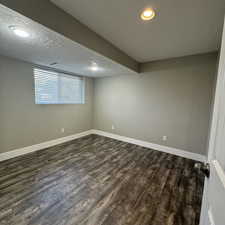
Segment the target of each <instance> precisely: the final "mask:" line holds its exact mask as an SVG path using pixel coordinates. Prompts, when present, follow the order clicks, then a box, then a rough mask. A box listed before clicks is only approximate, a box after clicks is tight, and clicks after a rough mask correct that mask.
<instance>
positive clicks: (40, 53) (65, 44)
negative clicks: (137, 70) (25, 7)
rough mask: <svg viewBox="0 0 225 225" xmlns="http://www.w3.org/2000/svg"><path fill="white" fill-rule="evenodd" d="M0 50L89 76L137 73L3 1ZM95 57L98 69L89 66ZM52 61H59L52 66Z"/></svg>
mask: <svg viewBox="0 0 225 225" xmlns="http://www.w3.org/2000/svg"><path fill="white" fill-rule="evenodd" d="M11 25H17V26H19V27H21V28H23V29H24V30H26V31H28V32H29V33H30V34H31V36H30V37H29V38H20V37H17V36H16V35H14V33H13V32H12V31H11V30H10V29H9V26H11ZM0 54H1V55H6V56H9V57H14V58H18V59H21V60H24V61H28V62H31V63H34V64H38V65H43V66H47V67H52V68H56V69H60V70H63V71H67V72H71V73H75V74H79V75H84V76H90V77H101V76H112V75H118V74H124V73H126V74H127V73H134V72H131V71H130V70H129V69H127V68H126V67H124V66H122V65H120V64H117V63H115V62H113V61H112V60H110V59H108V58H106V57H104V56H101V55H99V54H97V53H96V52H94V51H92V50H89V49H87V48H85V47H83V46H81V45H79V44H77V43H75V42H74V41H72V40H70V39H67V38H65V37H64V36H62V35H60V34H58V33H56V32H53V31H51V30H50V29H48V28H46V27H44V26H42V25H40V24H38V23H36V22H34V21H32V20H30V19H28V18H26V17H24V16H22V15H20V14H18V13H16V12H14V11H13V10H11V9H8V8H6V7H4V6H2V5H0ZM93 61H94V62H96V63H97V64H98V67H99V68H100V69H99V71H95V72H93V71H91V70H90V66H91V65H92V62H93ZM53 62H58V63H59V64H58V65H55V66H51V65H50V64H51V63H53Z"/></svg>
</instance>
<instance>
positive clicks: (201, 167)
mask: <svg viewBox="0 0 225 225" xmlns="http://www.w3.org/2000/svg"><path fill="white" fill-rule="evenodd" d="M195 169H197V170H198V171H200V172H201V173H203V174H204V175H205V176H206V177H207V178H209V176H210V164H209V163H195Z"/></svg>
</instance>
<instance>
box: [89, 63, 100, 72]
mask: <svg viewBox="0 0 225 225" xmlns="http://www.w3.org/2000/svg"><path fill="white" fill-rule="evenodd" d="M90 69H91V70H92V71H98V70H99V67H98V65H97V63H95V62H92V66H91V67H90Z"/></svg>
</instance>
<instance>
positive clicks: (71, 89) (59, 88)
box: [34, 68, 85, 104]
mask: <svg viewBox="0 0 225 225" xmlns="http://www.w3.org/2000/svg"><path fill="white" fill-rule="evenodd" d="M34 83H35V103H36V104H84V102H85V101H84V99H85V80H84V78H83V77H79V76H72V75H68V74H64V73H59V72H55V71H49V70H42V69H37V68H35V69H34Z"/></svg>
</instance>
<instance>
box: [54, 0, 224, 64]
mask: <svg viewBox="0 0 225 225" xmlns="http://www.w3.org/2000/svg"><path fill="white" fill-rule="evenodd" d="M51 1H52V2H53V3H55V4H56V5H58V6H59V7H60V8H62V9H63V10H65V11H66V12H68V13H70V14H71V15H72V16H74V17H75V18H77V19H78V20H79V21H80V22H82V23H84V24H85V25H87V26H88V27H89V28H90V29H92V30H94V31H95V32H97V33H98V34H100V35H101V36H103V37H104V38H105V39H107V40H108V41H110V42H111V43H112V44H114V45H115V46H117V47H118V48H120V49H121V50H122V51H124V52H125V53H127V54H128V55H129V56H131V57H133V58H134V59H136V60H138V61H139V62H146V61H152V60H158V59H165V58H171V57H179V56H185V55H192V54H198V53H205V52H211V51H215V50H218V48H219V46H220V37H221V33H222V24H223V18H224V14H225V2H224V0H186V1H183V0H150V1H149V0H122V1H121V0H113V1H106V0H91V1H90V0H51ZM146 7H152V8H154V9H155V10H156V17H155V18H154V19H153V20H152V21H148V22H143V21H141V20H140V18H139V15H140V12H141V11H142V10H143V9H144V8H146Z"/></svg>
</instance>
